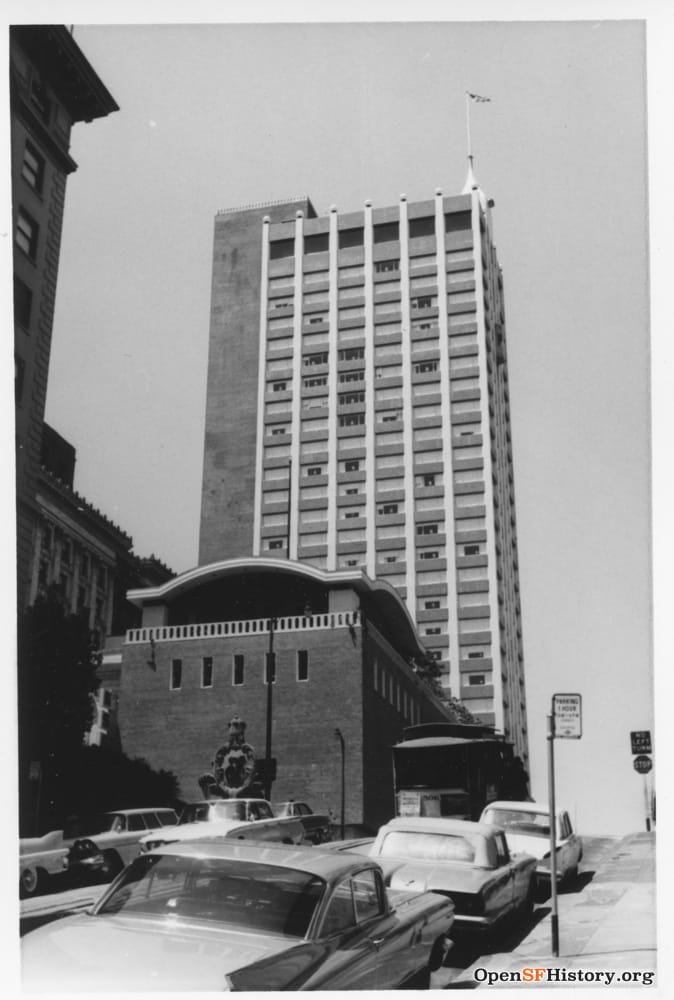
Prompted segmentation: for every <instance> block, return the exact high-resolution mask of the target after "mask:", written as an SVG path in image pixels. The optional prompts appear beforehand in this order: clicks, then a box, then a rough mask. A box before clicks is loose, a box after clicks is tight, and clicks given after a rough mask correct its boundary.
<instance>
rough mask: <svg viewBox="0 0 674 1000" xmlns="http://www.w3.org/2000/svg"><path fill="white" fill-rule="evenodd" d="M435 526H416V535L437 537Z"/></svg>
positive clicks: (436, 527)
mask: <svg viewBox="0 0 674 1000" xmlns="http://www.w3.org/2000/svg"><path fill="white" fill-rule="evenodd" d="M437 533H438V526H437V524H418V525H417V535H437Z"/></svg>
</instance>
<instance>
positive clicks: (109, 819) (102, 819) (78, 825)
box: [63, 813, 124, 840]
mask: <svg viewBox="0 0 674 1000" xmlns="http://www.w3.org/2000/svg"><path fill="white" fill-rule="evenodd" d="M123 828H124V817H123V816H117V815H114V814H110V813H99V814H97V815H94V816H78V817H76V818H74V819H69V820H66V823H65V826H64V828H63V836H64V838H65V839H66V840H71V839H72V838H73V837H94V836H96V834H97V833H107V832H108V830H118V829H123Z"/></svg>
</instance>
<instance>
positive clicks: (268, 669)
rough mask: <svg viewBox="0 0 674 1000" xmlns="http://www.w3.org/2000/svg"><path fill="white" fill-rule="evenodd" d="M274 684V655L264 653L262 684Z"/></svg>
mask: <svg viewBox="0 0 674 1000" xmlns="http://www.w3.org/2000/svg"><path fill="white" fill-rule="evenodd" d="M270 681H271V683H272V684H275V683H276V653H265V654H264V682H265V684H269V683H270Z"/></svg>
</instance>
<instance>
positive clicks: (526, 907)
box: [522, 878, 538, 920]
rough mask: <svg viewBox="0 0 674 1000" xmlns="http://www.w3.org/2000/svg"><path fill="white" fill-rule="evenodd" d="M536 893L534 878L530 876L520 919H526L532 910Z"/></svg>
mask: <svg viewBox="0 0 674 1000" xmlns="http://www.w3.org/2000/svg"><path fill="white" fill-rule="evenodd" d="M537 895H538V889H537V885H536V879H535V878H532V880H531V882H530V883H529V888H528V889H527V894H526V896H525V897H524V903H523V904H522V919H523V920H528V919H529V917H530V916H531V914H532V913H533V912H534V903H535V902H536V897H537Z"/></svg>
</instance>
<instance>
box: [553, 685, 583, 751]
mask: <svg viewBox="0 0 674 1000" xmlns="http://www.w3.org/2000/svg"><path fill="white" fill-rule="evenodd" d="M552 715H553V718H554V720H555V736H558V737H562V738H563V739H570V740H579V739H580V738H581V736H582V735H583V721H582V711H581V697H580V695H579V694H553V696H552Z"/></svg>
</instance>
